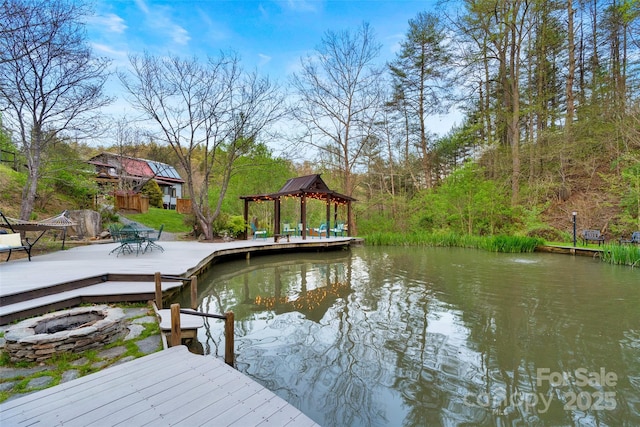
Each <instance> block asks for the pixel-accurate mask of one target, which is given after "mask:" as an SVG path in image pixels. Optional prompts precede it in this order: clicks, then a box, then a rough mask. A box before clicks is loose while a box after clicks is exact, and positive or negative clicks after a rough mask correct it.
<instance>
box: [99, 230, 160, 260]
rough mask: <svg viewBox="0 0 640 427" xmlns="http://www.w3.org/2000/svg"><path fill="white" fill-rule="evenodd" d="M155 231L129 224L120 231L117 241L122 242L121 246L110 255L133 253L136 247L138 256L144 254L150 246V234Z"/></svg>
mask: <svg viewBox="0 0 640 427" xmlns="http://www.w3.org/2000/svg"><path fill="white" fill-rule="evenodd" d="M154 231H155V230H154V229H153V228H149V227H144V226H139V225H135V224H127V225H125V226H124V227H122V228H121V229H120V230H118V238H117V241H119V242H120V246H118V247H117V248H115V249H114V250H112V251H111V252H110V253H113V252H116V254H117V255H116V256H118V255H120V254H122V253H133V247H134V246H135V251H136V256H137V255H138V254H139V253H140V252H142V253H144V252H145V250H146V247H147V245H148V244H149V233H152V232H154Z"/></svg>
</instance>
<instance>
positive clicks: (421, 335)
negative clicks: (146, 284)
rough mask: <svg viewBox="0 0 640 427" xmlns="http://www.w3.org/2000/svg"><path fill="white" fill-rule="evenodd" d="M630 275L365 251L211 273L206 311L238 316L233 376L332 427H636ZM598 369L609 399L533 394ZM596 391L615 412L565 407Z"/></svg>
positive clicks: (554, 262)
mask: <svg viewBox="0 0 640 427" xmlns="http://www.w3.org/2000/svg"><path fill="white" fill-rule="evenodd" d="M567 263H571V264H570V265H569V267H568V266H567ZM637 277H638V276H637V271H633V270H631V269H627V268H618V267H612V266H607V265H602V264H599V263H594V262H592V260H589V259H575V258H572V257H559V256H553V255H552V256H548V255H542V254H530V255H518V256H513V255H505V254H490V253H484V252H478V251H470V250H467V251H465V250H449V249H422V248H420V249H417V248H411V249H403V248H357V249H353V250H352V251H349V252H328V253H320V254H300V255H299V256H296V259H292V257H291V256H287V255H278V256H268V257H267V256H265V257H260V258H254V259H252V260H251V261H250V262H247V261H244V262H240V261H237V262H236V261H234V262H229V263H224V264H216V265H215V266H214V268H212V269H211V270H210V271H209V273H208V274H207V276H205V277H202V278H201V279H200V280H199V283H200V285H201V286H200V287H201V288H202V290H201V291H200V301H201V303H200V309H201V310H203V311H207V312H211V313H221V312H225V311H228V310H232V311H234V313H235V319H236V344H237V346H236V355H237V367H238V369H239V370H241V371H242V372H245V373H246V374H247V375H249V376H251V377H252V378H254V379H256V380H257V381H259V382H260V383H262V384H263V385H265V386H266V387H267V388H269V389H270V390H273V391H274V392H276V393H277V394H278V395H280V396H281V397H283V398H284V399H286V400H287V401H289V402H290V403H292V404H293V405H295V406H297V407H298V408H300V409H301V410H302V411H303V412H305V413H306V414H307V415H309V416H310V417H312V418H313V419H314V420H316V421H317V422H318V423H320V424H321V425H324V426H376V425H391V426H400V425H402V426H426V425H638V424H640V416H639V415H638V414H639V412H640V374H639V373H640V362H639V360H640V328H639V326H638V325H640V310H638V309H637V307H638V303H639V302H640V287H638V286H637ZM182 298H183V299H184V300H185V301H188V295H185V296H183V297H182ZM206 323H207V326H206V329H205V330H204V331H202V333H201V336H200V337H199V339H200V340H201V341H202V342H203V343H204V351H205V354H213V355H219V356H222V354H223V351H224V350H223V349H224V345H223V342H222V341H223V338H222V336H223V333H222V328H223V326H222V323H221V322H215V321H213V322H206ZM600 367H604V368H606V370H607V371H609V372H615V373H616V374H617V376H618V378H619V381H618V383H617V384H616V385H615V386H613V387H611V386H606V385H598V384H592V385H591V386H590V385H581V384H578V383H577V382H576V381H575V380H573V381H569V382H568V384H566V385H565V384H559V385H557V386H553V385H552V384H550V382H549V381H543V382H542V383H540V384H538V382H537V372H538V369H545V368H546V369H548V370H550V372H560V373H571V372H575V371H576V370H577V369H580V368H585V369H587V370H588V371H589V372H593V371H598V370H599V369H600ZM600 392H603V393H604V392H614V393H615V404H616V407H615V409H610V410H607V409H597V408H595V407H594V406H593V403H595V402H591V403H592V404H591V406H587V405H586V404H585V402H583V403H582V404H581V405H582V408H580V407H577V408H576V409H573V410H572V409H571V408H565V405H566V404H567V403H570V402H568V398H570V397H571V396H572V395H576V396H578V395H579V394H580V393H583V397H584V396H586V394H584V393H588V394H589V396H594V393H600ZM534 398H535V399H538V401H537V402H534V401H533V400H532V399H534ZM541 398H544V399H547V400H549V401H550V402H551V403H550V405H549V406H548V407H546V406H544V405H543V404H542V403H541V402H540V401H539V400H540V399H541ZM527 399H528V400H527ZM533 403H537V404H533Z"/></svg>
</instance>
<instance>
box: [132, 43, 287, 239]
mask: <svg viewBox="0 0 640 427" xmlns="http://www.w3.org/2000/svg"><path fill="white" fill-rule="evenodd" d="M130 62H131V68H132V70H131V72H130V73H127V74H124V73H123V74H121V75H120V80H121V82H122V84H123V85H124V87H125V89H126V91H127V92H128V94H129V95H130V102H131V104H132V105H133V106H134V108H136V109H138V110H139V111H142V112H143V113H144V115H145V116H146V117H147V118H148V119H149V120H151V121H153V122H154V123H155V125H156V126H157V129H158V135H157V137H156V139H158V140H159V141H163V142H166V143H168V144H169V145H171V147H172V148H173V150H174V151H175V153H176V156H177V157H178V161H179V162H180V165H181V167H182V168H183V170H184V171H185V174H186V184H187V192H188V193H189V197H190V199H191V201H192V209H193V213H194V215H195V216H196V219H197V220H198V223H199V224H200V227H201V228H202V232H203V234H204V236H205V238H206V239H212V238H213V222H214V221H215V219H216V218H217V217H218V215H219V214H220V210H221V207H222V201H223V199H224V196H225V194H226V190H227V187H228V184H229V179H230V178H231V176H232V173H233V170H234V167H235V163H236V160H237V159H238V158H239V157H240V156H242V155H245V154H248V153H250V152H251V150H253V149H254V148H255V147H256V144H257V140H258V137H259V135H260V134H261V133H263V131H265V130H266V129H267V127H268V126H269V125H270V124H271V123H273V122H275V121H276V120H278V119H279V118H280V117H281V116H282V114H283V113H284V111H283V110H282V108H281V107H282V105H283V97H282V94H281V93H280V91H279V88H278V87H277V86H276V85H274V84H273V83H271V82H270V81H269V80H268V79H266V78H262V77H260V76H259V75H258V74H256V73H245V72H244V71H243V70H242V69H241V67H240V64H239V59H238V58H237V56H235V55H224V54H221V55H220V56H219V57H217V58H209V60H208V61H207V62H206V63H205V64H203V63H201V62H200V61H198V59H197V58H192V59H182V58H180V57H177V56H168V57H162V58H159V57H154V56H151V55H149V54H145V55H143V56H132V57H131V58H130ZM214 185H215V188H216V191H217V194H218V200H217V201H216V204H215V207H212V206H211V205H210V203H209V195H210V188H211V187H212V186H214Z"/></svg>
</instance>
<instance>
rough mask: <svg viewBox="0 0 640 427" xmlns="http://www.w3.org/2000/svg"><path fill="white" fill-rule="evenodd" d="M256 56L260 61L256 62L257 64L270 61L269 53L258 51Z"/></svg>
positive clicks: (265, 63) (260, 64)
mask: <svg viewBox="0 0 640 427" xmlns="http://www.w3.org/2000/svg"><path fill="white" fill-rule="evenodd" d="M258 57H259V58H260V61H259V62H258V65H259V66H263V65H267V64H268V63H269V62H271V57H270V56H269V55H265V54H263V53H259V54H258Z"/></svg>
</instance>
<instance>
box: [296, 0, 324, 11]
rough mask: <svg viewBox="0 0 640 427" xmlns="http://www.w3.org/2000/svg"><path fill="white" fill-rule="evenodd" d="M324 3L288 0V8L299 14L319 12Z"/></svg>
mask: <svg viewBox="0 0 640 427" xmlns="http://www.w3.org/2000/svg"><path fill="white" fill-rule="evenodd" d="M318 6H322V2H320V1H317V0H287V8H289V9H291V10H295V11H298V12H317V11H318Z"/></svg>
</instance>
